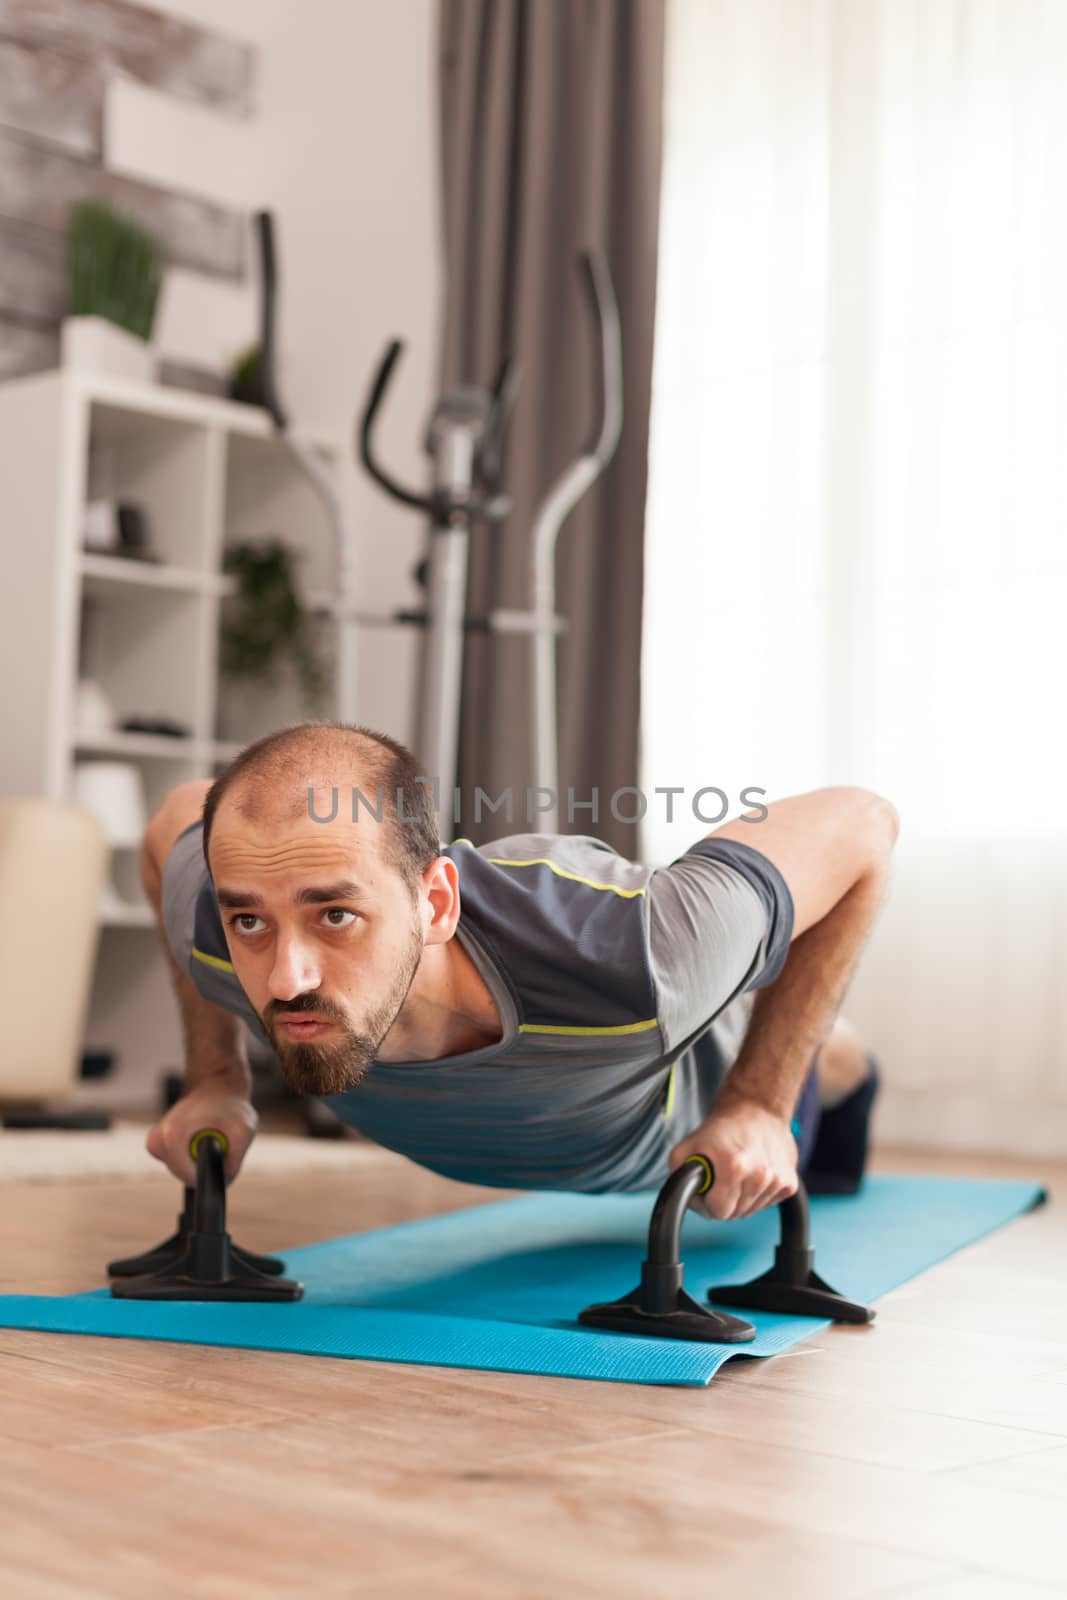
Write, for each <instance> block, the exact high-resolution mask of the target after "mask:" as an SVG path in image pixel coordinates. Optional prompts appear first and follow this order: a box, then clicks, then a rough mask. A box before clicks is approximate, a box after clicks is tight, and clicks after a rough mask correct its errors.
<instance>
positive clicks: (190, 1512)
mask: <svg viewBox="0 0 1067 1600" xmlns="http://www.w3.org/2000/svg"><path fill="white" fill-rule="evenodd" d="M874 1170H881V1171H905V1170H909V1171H923V1170H934V1171H968V1172H974V1173H978V1174H1003V1175H1005V1176H1009V1175H1011V1176H1026V1177H1035V1178H1038V1179H1040V1180H1041V1181H1043V1182H1045V1183H1046V1184H1047V1185H1048V1186H1049V1187H1050V1188H1051V1189H1052V1190H1053V1191H1054V1197H1053V1201H1052V1203H1051V1204H1049V1205H1047V1206H1044V1207H1042V1208H1040V1209H1039V1210H1038V1211H1037V1212H1035V1213H1033V1214H1031V1215H1029V1216H1027V1217H1025V1218H1023V1219H1021V1220H1020V1221H1018V1222H1016V1223H1014V1224H1012V1225H1010V1226H1009V1227H1007V1228H1006V1229H1003V1230H1001V1231H1000V1232H999V1233H997V1234H994V1235H993V1236H992V1237H991V1238H989V1239H986V1240H983V1241H982V1242H981V1243H979V1244H978V1245H976V1246H974V1247H972V1248H970V1249H967V1250H965V1251H963V1252H962V1253H961V1254H959V1255H957V1256H955V1257H954V1258H953V1259H951V1260H950V1261H948V1262H945V1263H944V1264H943V1265H941V1266H939V1267H936V1268H934V1269H933V1270H931V1271H929V1272H927V1273H925V1274H924V1275H923V1276H922V1277H921V1278H919V1279H917V1280H915V1281H913V1282H912V1283H909V1284H907V1285H905V1286H903V1287H902V1288H900V1289H898V1290H896V1291H895V1292H893V1293H892V1294H889V1295H887V1296H885V1297H884V1298H883V1299H882V1300H881V1301H879V1303H878V1321H877V1323H876V1325H875V1326H874V1328H871V1329H859V1328H856V1329H844V1328H837V1329H833V1330H831V1331H829V1332H827V1333H825V1334H821V1335H818V1336H816V1337H814V1338H812V1339H811V1340H810V1341H809V1343H808V1344H807V1345H804V1346H801V1347H800V1348H799V1349H798V1350H796V1351H794V1352H791V1353H788V1354H786V1355H783V1356H779V1357H777V1358H774V1359H770V1360H747V1361H736V1362H731V1363H729V1364H728V1366H727V1367H726V1368H725V1369H724V1371H723V1372H722V1373H721V1374H720V1376H718V1377H717V1378H716V1379H715V1380H714V1382H713V1383H712V1384H711V1386H710V1387H709V1388H708V1389H707V1390H691V1389H687V1390H680V1389H666V1388H651V1387H644V1386H637V1385H621V1384H620V1385H615V1384H608V1383H584V1382H581V1383H580V1382H575V1381H572V1380H567V1379H548V1378H537V1377H514V1376H510V1375H503V1374H479V1373H459V1372H452V1371H447V1370H441V1369H435V1368H426V1367H405V1366H390V1365H387V1364H375V1363H370V1362H357V1361H341V1360H333V1359H325V1358H314V1357H306V1356H297V1355H292V1356H285V1355H274V1354H270V1353H267V1352H255V1351H239V1350H219V1349H210V1348H202V1347H197V1348H193V1347H182V1346H168V1345H165V1344H151V1343H135V1342H133V1341H130V1340H109V1339H84V1338H67V1337H62V1336H59V1335H55V1334H29V1333H19V1332H9V1331H5V1330H3V1329H0V1440H2V1446H3V1454H2V1469H0V1470H2V1484H0V1586H2V1592H3V1593H4V1594H5V1595H10V1596H12V1597H14V1600H39V1597H46V1596H47V1597H48V1600H53V1597H56V1600H64V1597H68V1596H70V1597H73V1596H101V1597H107V1600H124V1597H126V1596H137V1597H151V1600H156V1597H167V1596H179V1595H180V1596H182V1597H191V1596H197V1597H200V1596H203V1597H212V1600H216V1597H217V1600H223V1597H225V1600H245V1597H247V1600H253V1597H254V1600H269V1597H273V1596H300V1597H312V1596H313V1597H320V1596H322V1597H326V1596H340V1595H361V1596H362V1595H382V1596H388V1597H390V1600H407V1597H411V1600H415V1597H418V1600H424V1597H434V1600H438V1597H439V1600H528V1597H529V1600H532V1597H535V1596H536V1597H541V1596H545V1597H548V1596H552V1597H554V1600H555V1597H564V1600H567V1597H571V1596H574V1597H585V1596H608V1595H610V1596H620V1597H625V1596H648V1597H653V1596H654V1597H656V1600H661V1597H664V1596H669V1595H671V1594H676V1595H678V1596H682V1595H685V1596H687V1597H688V1596H693V1597H696V1596H708V1597H711V1596H720V1595H722V1596H729V1597H731V1600H750V1597H755V1596H760V1597H767V1600H771V1597H775V1600H777V1597H779V1596H780V1597H782V1600H806V1597H808V1596H811V1597H813V1600H814V1597H818V1600H826V1597H827V1596H834V1597H840V1600H860V1597H864V1596H873V1595H877V1596H881V1597H889V1596H895V1597H900V1600H904V1597H908V1600H920V1597H922V1600H1028V1597H1030V1600H1039V1597H1041V1596H1045V1597H1046V1600H1047V1597H1048V1596H1050V1595H1053V1594H1058V1595H1063V1594H1065V1593H1067V1533H1065V1531H1064V1530H1065V1527H1067V1514H1065V1513H1067V1220H1065V1219H1067V1209H1065V1208H1064V1206H1063V1205H1062V1203H1060V1204H1057V1203H1056V1198H1055V1196H1056V1195H1057V1194H1058V1195H1060V1196H1062V1195H1064V1194H1067V1167H1064V1166H1060V1167H1056V1166H1049V1165H1047V1164H1046V1165H1043V1166H1039V1167H1037V1166H1035V1167H1030V1166H1028V1165H1027V1164H1026V1163H1024V1162H1010V1161H1003V1162H1001V1161H990V1160H987V1159H984V1158H983V1159H982V1160H981V1161H972V1162H967V1161H965V1160H961V1159H959V1158H953V1157H945V1158H944V1159H931V1158H929V1157H916V1156H911V1157H908V1156H904V1155H894V1154H893V1153H892V1152H888V1153H882V1154H881V1155H880V1156H878V1157H877V1158H876V1159H875V1162H874ZM489 1198H493V1196H492V1195H491V1194H489V1193H487V1191H485V1190H474V1189H466V1188H463V1187H461V1186H459V1185H457V1184H451V1183H448V1182H446V1181H445V1180H442V1179H436V1178H434V1177H432V1176H431V1175H430V1174H428V1173H422V1172H418V1171H416V1169H413V1168H411V1167H409V1166H408V1165H407V1163H405V1162H401V1161H400V1160H398V1159H396V1158H394V1157H391V1156H387V1155H385V1154H384V1153H383V1154H381V1155H380V1156H378V1155H375V1157H374V1158H373V1160H372V1161H371V1163H370V1164H369V1165H368V1164H366V1163H361V1164H360V1166H359V1167H358V1169H357V1170H356V1172H354V1173H353V1175H352V1176H351V1177H349V1176H348V1175H347V1174H345V1175H344V1176H343V1177H339V1176H338V1175H337V1174H336V1173H332V1172H331V1173H321V1174H316V1175H315V1176H309V1177H308V1178H306V1179H305V1178H304V1177H303V1176H299V1177H294V1176H293V1175H287V1176H271V1177H264V1178H259V1177H257V1175H256V1173H255V1168H254V1162H253V1164H252V1165H251V1166H250V1167H249V1168H248V1170H247V1171H246V1173H245V1175H244V1176H243V1177H242V1178H241V1180H240V1183H239V1186H238V1188H237V1189H235V1190H234V1198H233V1205H232V1222H233V1226H234V1231H235V1233H236V1234H237V1235H238V1237H239V1238H240V1239H241V1240H242V1241H243V1242H245V1243H247V1244H248V1245H249V1246H251V1247H252V1248H261V1249H267V1248H270V1247H271V1246H276V1245H277V1244H279V1243H280V1242H283V1241H284V1242H286V1243H292V1242H294V1241H297V1240H301V1239H303V1240H306V1241H308V1242H311V1241H312V1240H315V1239H320V1238H325V1237H328V1236H331V1235H334V1234H337V1233H341V1232H352V1231H354V1230H355V1229H357V1228H359V1227H364V1226H365V1227H376V1226H380V1225H382V1224H385V1223H388V1222H393V1221H399V1220H402V1219H404V1218H407V1217H411V1216H418V1215H426V1214H429V1213H431V1212H434V1211H441V1210H448V1209H452V1208H453V1207H455V1206H459V1205H469V1204H473V1203H477V1202H480V1201H484V1200H486V1199H489ZM177 1199H178V1196H177V1194H176V1192H175V1191H174V1189H173V1188H172V1186H171V1185H170V1184H169V1182H167V1181H165V1180H164V1179H163V1178H162V1177H161V1176H152V1177H148V1178H146V1179H144V1180H137V1181H129V1182H122V1183H82V1184H69V1185H66V1186H63V1185H48V1186H32V1187H31V1186H25V1185H15V1184H5V1185H2V1186H0V1205H2V1219H3V1220H2V1222H0V1229H2V1237H3V1248H2V1252H0V1262H2V1274H0V1279H2V1281H0V1289H2V1290H3V1291H4V1292H12V1291H17V1292H22V1293H25V1292H27V1291H31V1290H40V1291H43V1292H48V1293H55V1292H64V1291H70V1290H76V1289H83V1288H88V1287H92V1286H96V1285H99V1284H100V1282H101V1276H100V1272H101V1263H103V1262H104V1261H106V1260H107V1259H108V1258H109V1257H111V1256H114V1255H118V1254H124V1253H127V1252H129V1251H131V1250H135V1249H140V1248H142V1247H144V1246H146V1245H147V1244H148V1243H150V1242H152V1241H154V1240H155V1239H157V1238H158V1237H161V1236H162V1235H163V1234H164V1233H165V1232H167V1231H169V1228H170V1224H171V1222H172V1220H173V1215H174V1212H175V1209H176V1202H177ZM279 1219H282V1220H281V1221H280V1220H279ZM816 1243H817V1241H816Z"/></svg>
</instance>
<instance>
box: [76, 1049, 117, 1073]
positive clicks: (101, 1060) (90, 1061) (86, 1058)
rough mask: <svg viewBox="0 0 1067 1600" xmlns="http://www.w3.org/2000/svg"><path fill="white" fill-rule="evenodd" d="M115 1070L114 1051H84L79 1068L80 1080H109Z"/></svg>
mask: <svg viewBox="0 0 1067 1600" xmlns="http://www.w3.org/2000/svg"><path fill="white" fill-rule="evenodd" d="M114 1070H115V1052H114V1051H113V1050H83V1051H82V1057H81V1062H80V1064H79V1067H78V1076H79V1078H107V1077H110V1075H111V1074H112V1073H113V1072H114Z"/></svg>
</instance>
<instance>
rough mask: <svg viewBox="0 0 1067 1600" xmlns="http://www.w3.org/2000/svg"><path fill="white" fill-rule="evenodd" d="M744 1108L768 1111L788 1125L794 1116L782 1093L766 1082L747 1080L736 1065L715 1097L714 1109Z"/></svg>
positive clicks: (768, 1113) (730, 1109) (771, 1115)
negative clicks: (757, 1082)
mask: <svg viewBox="0 0 1067 1600" xmlns="http://www.w3.org/2000/svg"><path fill="white" fill-rule="evenodd" d="M742 1108H745V1109H750V1110H751V1109H754V1110H757V1111H763V1112H766V1114H767V1115H768V1116H770V1117H775V1118H777V1120H778V1121H779V1122H784V1123H785V1124H786V1125H787V1126H788V1124H789V1121H790V1118H791V1116H792V1107H791V1106H787V1105H786V1104H785V1102H784V1101H783V1100H782V1098H781V1096H780V1095H777V1094H775V1093H774V1092H773V1090H769V1089H768V1087H767V1086H766V1085H765V1084H763V1085H758V1084H756V1083H750V1082H747V1081H746V1079H745V1074H744V1071H743V1069H742V1070H741V1071H740V1072H739V1071H738V1070H737V1067H736V1066H735V1067H734V1069H733V1070H732V1071H731V1072H730V1073H728V1074H727V1076H726V1078H725V1079H724V1081H723V1084H722V1087H721V1089H720V1090H719V1092H718V1094H717V1095H716V1097H715V1107H714V1111H715V1112H720V1111H736V1110H740V1109H742ZM713 1114H714V1113H713Z"/></svg>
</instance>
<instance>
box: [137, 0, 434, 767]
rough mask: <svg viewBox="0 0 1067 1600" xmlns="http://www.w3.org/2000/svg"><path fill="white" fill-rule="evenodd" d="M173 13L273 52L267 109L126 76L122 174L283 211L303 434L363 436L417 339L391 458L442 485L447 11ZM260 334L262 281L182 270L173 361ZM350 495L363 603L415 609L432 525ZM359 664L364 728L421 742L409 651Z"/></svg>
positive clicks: (327, 5)
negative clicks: (440, 180)
mask: <svg viewBox="0 0 1067 1600" xmlns="http://www.w3.org/2000/svg"><path fill="white" fill-rule="evenodd" d="M158 4H159V9H162V10H165V11H168V12H171V13H173V14H174V15H176V16H181V17H183V18H185V19H187V20H189V21H193V22H197V23H200V24H202V25H203V26H205V27H208V28H211V29H213V30H215V31H226V32H228V33H231V34H233V35H234V36H236V37H239V38H241V39H243V40H246V41H247V42H249V43H251V44H253V45H254V46H255V47H256V48H257V50H258V52H259V96H258V99H259V104H258V110H257V112H256V115H255V116H254V117H253V118H252V119H251V120H249V121H246V122H238V121H234V120H232V119H230V118H225V117H221V116H219V115H216V114H213V113H211V112H208V111H205V110H203V109H201V108H199V107H194V106H191V105H184V104H183V103H181V102H180V101H177V100H175V99H174V98H173V97H172V96H170V95H164V94H161V93H158V92H156V91H152V90H147V89H144V88H141V87H139V86H137V85H134V84H131V83H122V82H116V83H114V84H113V85H112V87H111V90H110V94H109V104H108V112H107V121H106V141H107V142H106V160H107V164H108V166H109V167H110V168H112V169H114V170H117V171H123V172H126V173H129V174H131V175H138V176H144V177H146V178H151V179H156V180H159V181H163V182H166V183H168V184H171V185H174V186H175V187H179V188H188V189H191V190H195V191H196V192H198V193H200V194H202V195H205V196H207V197H208V198H216V199H218V200H220V201H224V202H226V203H228V204H232V205H237V206H239V207H241V208H242V209H247V210H248V211H252V210H254V209H256V208H258V207H260V206H268V207H269V208H270V209H271V210H273V211H274V213H275V217H276V225H277V228H278V233H279V250H280V265H281V275H282V291H281V303H280V329H279V346H280V350H279V365H280V372H281V381H282V386H283V394H284V398H285V402H286V404H287V406H288V408H289V410H290V412H291V414H292V416H293V418H294V420H295V421H296V422H297V423H298V424H300V425H302V426H305V427H308V428H313V429H315V430H316V431H317V432H325V433H326V434H328V435H330V436H336V437H338V438H339V439H342V440H344V441H345V443H346V444H347V443H349V442H350V441H351V439H352V429H353V422H354V418H355V416H356V413H357V410H358V409H359V407H360V406H361V404H362V401H363V397H364V394H365V391H366V387H367V384H368V381H369V378H370V375H371V371H372V368H373V367H374V365H375V363H376V361H377V358H378V355H379V352H380V350H381V347H382V345H383V344H384V343H385V341H386V339H387V338H388V337H391V336H392V335H394V334H395V335H398V336H400V337H403V338H404V339H405V340H406V341H407V343H408V349H407V352H406V354H405V359H404V362H403V364H402V366H401V369H400V373H399V375H398V378H397V380H396V388H395V390H394V392H393V394H392V396H391V398H390V402H389V406H388V409H387V412H386V413H385V415H384V416H383V419H382V426H381V429H380V440H381V448H382V452H383V454H385V455H386V456H387V457H388V459H389V461H390V463H391V464H392V465H393V466H394V468H395V469H396V471H397V472H398V473H399V474H401V475H402V476H403V477H405V478H410V479H415V480H416V481H419V482H422V481H425V474H426V468H427V463H426V461H425V458H424V457H423V456H422V453H421V445H420V441H421V437H422V432H423V427H424V423H425V419H426V415H427V413H428V411H429V408H430V405H431V403H432V394H433V390H434V385H435V369H436V359H437V330H438V317H439V303H440V288H441V265H440V258H439V246H438V237H439V230H438V192H437V134H436V117H437V99H436V88H435V81H434V77H435V68H436V50H435V43H436V41H435V35H436V10H437V8H436V3H435V0H404V3H403V4H382V3H380V0H300V3H299V4H297V3H295V0H227V3H226V5H225V7H220V6H219V5H218V0H158ZM255 327H256V297H255V288H254V284H253V283H252V282H251V281H250V282H249V284H248V285H247V286H245V287H237V288H235V287H233V286H232V285H224V284H221V283H219V284H216V283H212V282H210V281H208V280H205V279H200V278H196V277H194V276H193V275H192V274H189V273H186V272H179V271H176V270H175V271H173V272H172V273H171V275H170V278H169V281H168V284H167V288H166V291H165V296H164V301H163V304H162V307H161V311H160V321H159V327H158V338H157V342H158V343H159V345H160V347H161V348H162V350H163V352H164V353H165V354H166V355H167V356H169V357H172V358H174V359H176V360H187V361H195V362H198V363H200V364H208V365H212V366H217V365H219V364H221V363H224V362H225V361H226V360H227V359H228V358H229V357H230V356H232V354H233V353H234V352H235V351H236V350H237V349H238V348H239V347H240V346H241V345H242V344H246V343H248V342H250V341H251V340H252V339H253V338H254V336H255ZM350 459H351V457H350ZM345 487H346V493H347V496H348V498H349V504H350V507H351V511H352V514H353V520H354V523H355V526H356V528H357V530H358V549H359V559H358V568H357V570H358V573H359V579H360V595H359V601H360V604H361V606H366V607H367V608H368V609H370V610H374V611H383V610H390V609H392V608H393V607H395V606H396V605H398V604H404V603H410V602H411V601H412V599H413V598H414V596H415V590H414V587H413V585H412V584H411V581H410V572H411V568H412V566H413V565H414V562H415V560H416V558H417V552H418V549H419V547H420V545H421V539H422V529H421V527H420V524H419V519H418V517H417V516H416V515H415V514H414V513H412V512H408V511H404V510H402V509H401V508H399V507H395V506H393V505H391V504H390V502H388V501H387V500H386V499H385V498H384V497H383V496H382V495H381V494H380V493H379V492H378V491H376V490H374V489H373V487H372V486H371V485H370V484H369V483H368V482H367V480H366V479H365V477H364V476H363V475H362V473H361V472H360V471H359V470H358V469H356V468H355V467H354V466H353V467H351V468H350V469H349V470H348V471H347V473H346V485H345ZM279 531H280V530H279ZM360 654H361V662H360V694H359V715H360V716H361V718H362V719H363V720H365V721H368V722H370V723H371V724H372V725H375V726H379V727H385V728H387V729H388V730H389V731H390V732H393V733H396V734H398V735H399V736H400V737H402V738H403V737H410V696H411V693H412V681H411V668H412V661H413V654H414V652H413V648H412V641H411V640H409V639H407V638H406V637H404V636H401V635H400V634H398V633H397V632H395V631H393V630H390V631H389V632H386V633H381V632H373V633H372V632H370V631H368V632H367V633H365V634H364V635H363V639H362V648H361V652H360Z"/></svg>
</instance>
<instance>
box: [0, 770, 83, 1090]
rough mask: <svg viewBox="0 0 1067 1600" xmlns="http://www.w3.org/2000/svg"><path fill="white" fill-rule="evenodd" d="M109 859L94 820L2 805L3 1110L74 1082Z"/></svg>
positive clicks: (41, 805)
mask: <svg viewBox="0 0 1067 1600" xmlns="http://www.w3.org/2000/svg"><path fill="white" fill-rule="evenodd" d="M108 860H109V850H108V845H107V842H106V840H105V838H104V833H103V829H102V828H101V826H100V823H99V822H98V821H97V819H96V817H95V816H94V815H93V814H92V813H91V812H89V811H85V810H83V809H81V807H79V806H73V805H66V804H63V803H62V802H60V801H55V800H45V799H41V798H29V799H12V800H0V1028H2V1031H0V1108H4V1107H8V1106H17V1105H26V1104H30V1103H39V1102H41V1101H49V1100H56V1099H62V1098H64V1097H65V1096H66V1095H68V1094H69V1093H70V1092H71V1090H72V1088H73V1087H74V1084H75V1083H76V1081H77V1078H78V1068H79V1065H80V1061H81V1052H82V1046H83V1032H84V1027H85V1018H86V1013H87V1010H88V1006H89V992H90V985H91V983H92V974H93V963H94V960H95V957H96V947H97V940H98V938H99V923H98V920H97V918H98V912H99V901H100V891H101V888H102V886H103V883H104V879H105V875H106V872H107V867H108Z"/></svg>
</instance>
